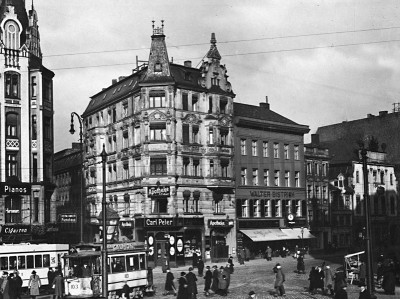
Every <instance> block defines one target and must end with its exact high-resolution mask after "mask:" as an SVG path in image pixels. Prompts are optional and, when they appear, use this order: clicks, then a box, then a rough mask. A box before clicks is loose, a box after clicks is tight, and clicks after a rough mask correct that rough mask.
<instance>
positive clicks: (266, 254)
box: [265, 246, 272, 261]
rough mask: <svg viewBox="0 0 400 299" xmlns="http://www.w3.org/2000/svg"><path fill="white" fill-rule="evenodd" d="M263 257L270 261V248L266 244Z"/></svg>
mask: <svg viewBox="0 0 400 299" xmlns="http://www.w3.org/2000/svg"><path fill="white" fill-rule="evenodd" d="M265 258H266V259H267V261H272V248H271V247H269V246H267V249H266V250H265Z"/></svg>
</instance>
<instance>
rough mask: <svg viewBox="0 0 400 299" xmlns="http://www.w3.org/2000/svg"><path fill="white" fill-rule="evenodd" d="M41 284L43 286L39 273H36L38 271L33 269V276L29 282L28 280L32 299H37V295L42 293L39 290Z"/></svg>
mask: <svg viewBox="0 0 400 299" xmlns="http://www.w3.org/2000/svg"><path fill="white" fill-rule="evenodd" d="M40 286H41V283H40V277H39V275H37V274H36V271H35V270H33V271H32V275H31V277H29V282H28V289H29V290H30V291H29V294H30V295H31V298H32V299H35V298H36V296H38V295H40V291H39V288H40Z"/></svg>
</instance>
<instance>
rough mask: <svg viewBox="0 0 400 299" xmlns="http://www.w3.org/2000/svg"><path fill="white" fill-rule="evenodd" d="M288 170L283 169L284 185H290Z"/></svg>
mask: <svg viewBox="0 0 400 299" xmlns="http://www.w3.org/2000/svg"><path fill="white" fill-rule="evenodd" d="M289 174H290V173H289V171H285V187H289V186H290V177H289Z"/></svg>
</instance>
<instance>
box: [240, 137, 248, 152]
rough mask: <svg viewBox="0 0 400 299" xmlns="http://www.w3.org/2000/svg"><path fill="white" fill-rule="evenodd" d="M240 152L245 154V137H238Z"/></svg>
mask: <svg viewBox="0 0 400 299" xmlns="http://www.w3.org/2000/svg"><path fill="white" fill-rule="evenodd" d="M240 153H241V154H242V155H243V156H245V155H246V154H247V153H246V139H240Z"/></svg>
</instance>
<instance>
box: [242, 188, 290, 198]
mask: <svg viewBox="0 0 400 299" xmlns="http://www.w3.org/2000/svg"><path fill="white" fill-rule="evenodd" d="M249 192H250V196H251V197H260V198H283V199H286V198H294V196H295V193H294V192H293V191H266V190H258V191H257V190H254V191H249Z"/></svg>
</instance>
